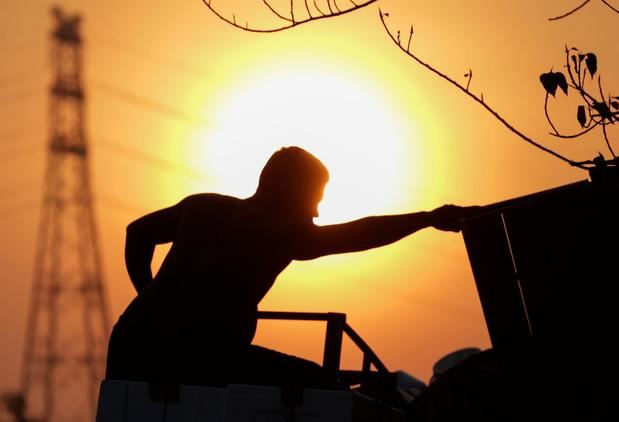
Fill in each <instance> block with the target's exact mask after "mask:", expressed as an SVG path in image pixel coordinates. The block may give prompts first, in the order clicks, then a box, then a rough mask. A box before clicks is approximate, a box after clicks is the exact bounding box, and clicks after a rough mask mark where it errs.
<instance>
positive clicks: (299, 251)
mask: <svg viewBox="0 0 619 422" xmlns="http://www.w3.org/2000/svg"><path fill="white" fill-rule="evenodd" d="M476 212H479V207H464V208H463V207H457V206H454V205H445V206H443V207H440V208H437V209H435V210H434V211H430V212H417V213H411V214H399V215H384V216H377V217H365V218H362V219H359V220H355V221H351V222H348V223H343V224H333V225H328V226H310V227H306V228H304V229H301V230H300V233H299V235H297V236H293V239H294V241H293V244H292V249H293V251H292V252H293V258H294V259H299V260H307V259H314V258H318V257H320V256H324V255H331V254H338V253H346V252H358V251H364V250H367V249H372V248H377V247H380V246H385V245H388V244H390V243H393V242H396V241H398V240H400V239H402V238H403V237H406V236H408V235H410V234H412V233H415V232H416V231H419V230H421V229H424V228H426V227H434V228H436V229H439V230H444V231H454V232H457V231H460V219H462V218H464V217H466V216H469V215H472V214H473V213H476Z"/></svg>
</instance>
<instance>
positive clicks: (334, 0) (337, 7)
mask: <svg viewBox="0 0 619 422" xmlns="http://www.w3.org/2000/svg"><path fill="white" fill-rule="evenodd" d="M333 6H335V10H337V11H338V12H341V11H342V9H340V6H338V5H337V0H333Z"/></svg>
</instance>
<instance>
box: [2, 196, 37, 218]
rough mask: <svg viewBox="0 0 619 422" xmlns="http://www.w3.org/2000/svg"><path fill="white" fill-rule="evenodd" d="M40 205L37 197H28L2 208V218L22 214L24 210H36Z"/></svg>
mask: <svg viewBox="0 0 619 422" xmlns="http://www.w3.org/2000/svg"><path fill="white" fill-rule="evenodd" d="M37 205H39V200H37V199H27V200H24V201H21V202H19V203H17V204H14V205H9V206H8V207H5V208H2V209H0V218H5V217H11V216H18V215H22V212H23V211H34V210H36V209H37Z"/></svg>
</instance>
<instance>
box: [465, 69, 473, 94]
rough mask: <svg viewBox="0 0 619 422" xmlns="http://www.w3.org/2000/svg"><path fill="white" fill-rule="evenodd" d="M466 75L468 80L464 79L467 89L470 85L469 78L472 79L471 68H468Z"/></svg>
mask: <svg viewBox="0 0 619 422" xmlns="http://www.w3.org/2000/svg"><path fill="white" fill-rule="evenodd" d="M466 77H467V78H468V80H467V81H466V90H467V91H468V90H469V87H470V86H471V79H473V71H472V70H471V68H469V73H467V74H466Z"/></svg>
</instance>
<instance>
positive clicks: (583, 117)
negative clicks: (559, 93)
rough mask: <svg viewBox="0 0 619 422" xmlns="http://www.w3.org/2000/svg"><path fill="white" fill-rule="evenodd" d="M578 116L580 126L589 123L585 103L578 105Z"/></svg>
mask: <svg viewBox="0 0 619 422" xmlns="http://www.w3.org/2000/svg"><path fill="white" fill-rule="evenodd" d="M576 118H577V119H578V123H580V126H581V127H585V123H587V114H586V113H585V106H584V105H579V106H578V111H577V112H576Z"/></svg>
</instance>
